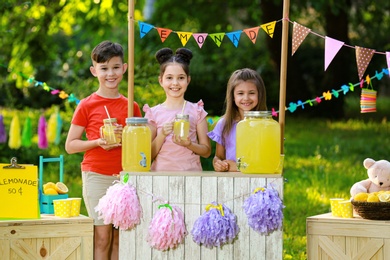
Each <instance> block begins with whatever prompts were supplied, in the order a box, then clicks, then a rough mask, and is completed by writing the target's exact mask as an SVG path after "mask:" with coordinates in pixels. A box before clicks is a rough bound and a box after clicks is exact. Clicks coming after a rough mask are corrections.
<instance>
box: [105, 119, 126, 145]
mask: <svg viewBox="0 0 390 260" xmlns="http://www.w3.org/2000/svg"><path fill="white" fill-rule="evenodd" d="M103 124H104V125H103V126H102V127H100V137H101V138H103V139H104V140H106V142H107V144H119V143H120V142H121V135H120V134H115V128H116V124H117V120H116V118H106V119H104V120H103Z"/></svg>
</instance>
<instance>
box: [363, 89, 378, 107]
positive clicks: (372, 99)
mask: <svg viewBox="0 0 390 260" xmlns="http://www.w3.org/2000/svg"><path fill="white" fill-rule="evenodd" d="M360 112H361V113H370V112H376V91H375V90H374V89H369V88H362V94H361V97H360Z"/></svg>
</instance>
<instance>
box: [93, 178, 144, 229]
mask: <svg viewBox="0 0 390 260" xmlns="http://www.w3.org/2000/svg"><path fill="white" fill-rule="evenodd" d="M95 211H96V212H98V213H99V219H103V220H104V224H106V225H107V224H113V225H114V227H116V228H120V229H121V230H127V229H132V228H133V227H135V225H138V224H139V223H140V221H141V217H142V208H141V205H140V203H139V200H138V196H137V191H136V189H135V188H134V187H133V186H132V185H131V184H130V183H129V182H127V183H122V182H119V181H118V182H117V183H115V184H114V185H112V186H110V187H109V188H108V189H107V192H106V195H104V196H103V197H102V198H101V199H100V200H99V203H98V205H97V206H96V207H95Z"/></svg>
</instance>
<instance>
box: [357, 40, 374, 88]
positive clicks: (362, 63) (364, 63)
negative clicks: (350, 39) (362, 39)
mask: <svg viewBox="0 0 390 260" xmlns="http://www.w3.org/2000/svg"><path fill="white" fill-rule="evenodd" d="M355 50H356V52H355V54H356V64H357V68H358V73H359V80H361V79H362V78H363V75H364V72H366V69H367V67H368V64H369V63H370V61H371V59H372V56H373V55H374V53H375V50H372V49H367V48H363V47H359V46H355Z"/></svg>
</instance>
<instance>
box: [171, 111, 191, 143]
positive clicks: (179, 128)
mask: <svg viewBox="0 0 390 260" xmlns="http://www.w3.org/2000/svg"><path fill="white" fill-rule="evenodd" d="M173 132H174V134H175V135H176V136H179V137H180V138H181V139H182V140H187V139H188V134H189V132H190V121H189V115H184V114H177V115H176V118H175V122H174V125H173Z"/></svg>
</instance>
